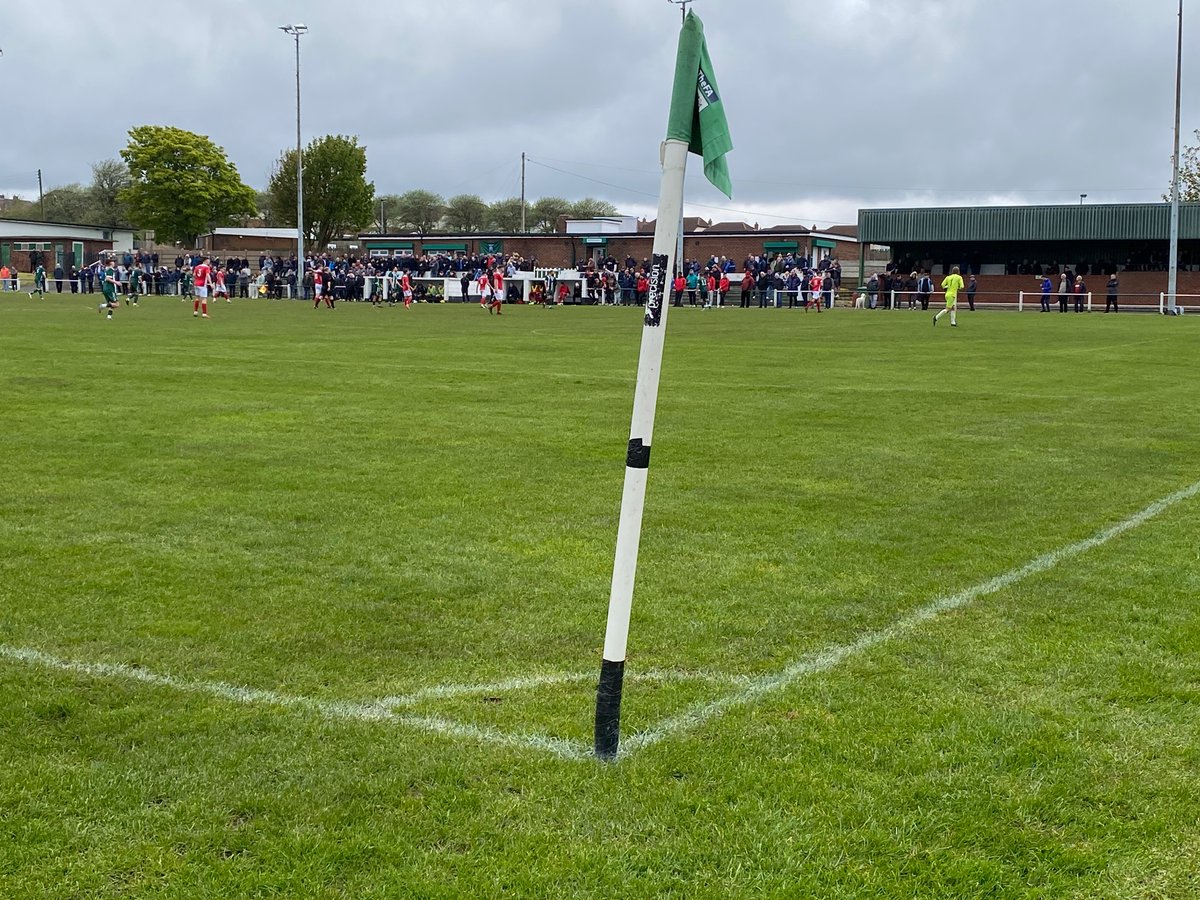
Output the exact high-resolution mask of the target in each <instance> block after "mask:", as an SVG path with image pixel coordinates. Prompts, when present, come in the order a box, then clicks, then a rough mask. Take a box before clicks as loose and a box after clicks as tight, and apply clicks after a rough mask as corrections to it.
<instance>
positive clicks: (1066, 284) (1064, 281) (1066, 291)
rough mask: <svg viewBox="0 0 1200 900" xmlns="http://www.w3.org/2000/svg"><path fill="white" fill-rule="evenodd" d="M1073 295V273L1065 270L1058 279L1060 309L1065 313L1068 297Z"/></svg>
mask: <svg viewBox="0 0 1200 900" xmlns="http://www.w3.org/2000/svg"><path fill="white" fill-rule="evenodd" d="M1069 296H1071V273H1070V272H1069V271H1068V272H1063V273H1062V276H1061V277H1060V278H1059V279H1058V311H1059V312H1060V313H1065V312H1066V311H1067V298H1068V297H1069Z"/></svg>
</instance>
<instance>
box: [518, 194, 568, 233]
mask: <svg viewBox="0 0 1200 900" xmlns="http://www.w3.org/2000/svg"><path fill="white" fill-rule="evenodd" d="M569 215H571V201H570V200H567V199H565V198H563V197H542V198H541V199H540V200H538V201H537V202H536V203H534V204H533V206H531V207H529V215H528V227H529V229H530V230H531V231H540V232H542V233H543V234H548V233H550V232H552V231H554V229H555V228H557V227H558V220H559V218H560V217H562V216H569Z"/></svg>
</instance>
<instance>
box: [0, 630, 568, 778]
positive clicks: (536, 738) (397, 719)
mask: <svg viewBox="0 0 1200 900" xmlns="http://www.w3.org/2000/svg"><path fill="white" fill-rule="evenodd" d="M0 658H4V659H8V660H11V661H13V662H20V663H25V664H27V665H34V666H40V667H42V668H46V669H54V670H56V671H59V672H69V673H71V674H75V675H85V676H87V677H89V678H103V679H108V680H120V681H134V682H138V683H141V684H149V685H154V686H155V687H164V688H170V689H171V690H176V691H182V692H184V693H188V694H202V695H205V696H208V697H215V698H217V699H220V700H225V701H228V702H231V703H240V704H243V705H248V706H279V707H287V708H291V709H301V710H305V711H307V712H311V713H315V714H317V715H320V716H324V717H326V718H330V719H348V720H355V721H360V722H384V723H391V724H395V725H402V726H405V727H408V728H413V729H416V730H418V731H424V732H428V733H430V734H437V735H442V736H445V737H453V738H462V739H467V740H474V741H480V742H482V743H488V744H496V745H500V746H504V747H513V748H517V749H522V750H537V751H541V752H544V753H550V754H552V755H553V756H557V757H559V758H561V759H585V758H590V756H591V748H590V747H588V746H587V745H585V744H582V743H576V742H572V741H564V740H560V739H558V738H550V737H542V736H540V735H524V734H507V733H505V732H502V731H499V730H496V729H493V728H483V727H480V726H477V725H464V724H461V723H458V722H451V721H448V720H446V719H441V718H438V717H436V716H416V715H402V714H399V713H396V712H393V711H392V710H391V709H390V708H389V707H388V706H387V705H385V704H381V703H378V702H374V703H354V702H347V701H338V700H314V699H312V698H310V697H296V696H292V695H289V694H280V693H277V692H275V691H264V690H259V689H257V688H248V687H241V686H239V685H235V684H226V683H225V682H221V681H187V680H184V679H181V678H174V677H172V676H170V675H160V674H158V673H157V672H151V671H149V670H147V669H143V668H139V667H136V666H127V665H122V664H120V663H88V662H78V661H75V660H69V659H61V658H59V657H57V656H51V655H50V654H48V653H43V652H42V651H40V650H33V649H31V648H28V647H9V646H6V645H4V644H0Z"/></svg>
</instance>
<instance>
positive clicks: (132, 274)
mask: <svg viewBox="0 0 1200 900" xmlns="http://www.w3.org/2000/svg"><path fill="white" fill-rule="evenodd" d="M144 277H145V273H144V272H142V264H141V263H134V264H133V268H132V269H130V270H129V293H128V294H126V295H125V305H126V306H128V305H129V301H130V299H131V298H132V299H133V305H134V306H137V305H138V296H139V295H140V294H141V292H142V278H144Z"/></svg>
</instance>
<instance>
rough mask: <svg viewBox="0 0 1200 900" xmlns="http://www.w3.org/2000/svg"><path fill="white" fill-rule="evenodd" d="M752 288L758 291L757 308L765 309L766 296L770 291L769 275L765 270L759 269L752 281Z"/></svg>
mask: <svg viewBox="0 0 1200 900" xmlns="http://www.w3.org/2000/svg"><path fill="white" fill-rule="evenodd" d="M754 287H755V288H756V289H757V290H758V308H759V309H766V308H767V296H768V293H769V291H770V290H771V273H770V272H768V271H767V270H766V269H765V268H763V269H760V270H759V273H758V277H757V278H756V279H755V280H754Z"/></svg>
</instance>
